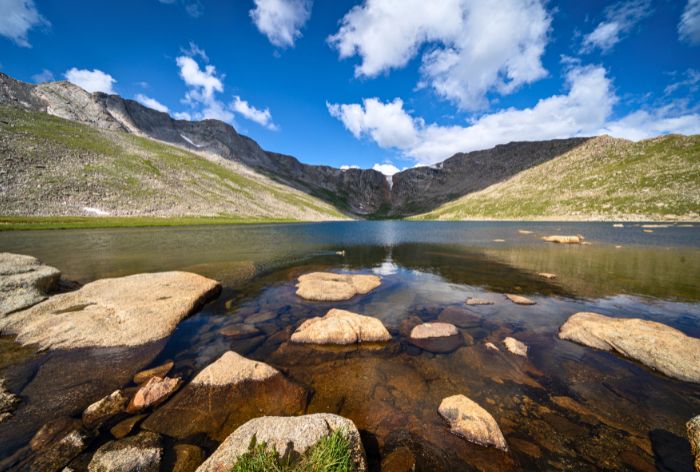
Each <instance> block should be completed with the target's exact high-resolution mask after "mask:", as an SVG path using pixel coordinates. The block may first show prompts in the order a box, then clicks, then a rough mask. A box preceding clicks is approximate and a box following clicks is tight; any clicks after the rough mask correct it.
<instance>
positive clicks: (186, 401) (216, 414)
mask: <svg viewBox="0 0 700 472" xmlns="http://www.w3.org/2000/svg"><path fill="white" fill-rule="evenodd" d="M306 400H307V393H306V389H304V388H302V387H301V386H299V385H297V384H296V383H294V382H292V381H290V380H288V379H287V378H286V377H285V376H284V375H283V374H282V373H281V372H279V371H278V370H277V369H275V368H273V367H271V366H269V365H267V364H265V363H264V362H258V361H254V360H251V359H246V358H245V357H243V356H241V355H239V354H237V353H235V352H233V351H228V352H226V353H225V354H224V355H223V356H221V357H220V358H219V359H218V360H216V361H215V362H213V363H212V364H210V365H209V366H207V367H206V368H205V369H203V370H202V371H201V372H200V373H199V374H197V375H196V376H195V378H194V379H193V380H192V381H191V382H190V383H189V384H188V385H186V386H185V387H184V388H183V389H182V390H181V391H180V392H178V393H177V394H176V395H175V396H174V397H173V398H172V399H171V400H170V401H168V403H166V404H165V405H163V406H162V407H160V408H158V409H157V410H156V411H155V412H154V413H153V414H152V415H151V416H149V417H148V419H146V421H145V422H144V423H143V426H142V427H143V428H144V429H147V430H149V431H155V432H159V433H162V434H166V435H168V436H171V437H175V438H180V439H183V438H187V437H189V436H192V435H195V434H198V433H204V434H206V435H208V436H209V437H210V438H211V439H213V440H215V441H223V440H224V439H225V438H226V436H228V435H229V434H231V432H233V431H234V430H235V429H236V428H237V427H239V426H240V425H242V424H243V423H245V422H246V421H248V420H250V419H251V418H256V417H258V416H261V415H298V414H300V413H302V412H303V410H304V408H305V407H306Z"/></svg>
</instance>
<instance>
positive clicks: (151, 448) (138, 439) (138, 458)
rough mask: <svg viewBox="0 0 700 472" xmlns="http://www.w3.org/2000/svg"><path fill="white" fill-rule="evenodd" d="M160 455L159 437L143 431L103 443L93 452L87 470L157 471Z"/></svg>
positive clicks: (106, 471) (102, 471) (92, 471)
mask: <svg viewBox="0 0 700 472" xmlns="http://www.w3.org/2000/svg"><path fill="white" fill-rule="evenodd" d="M162 456H163V448H162V446H161V441H160V437H158V435H157V434H154V433H149V432H143V433H139V434H137V435H136V436H130V437H128V438H124V439H119V440H117V441H110V442H108V443H107V444H104V445H103V446H102V447H100V448H99V449H98V450H97V451H95V454H93V456H92V460H91V461H90V464H89V465H88V471H89V472H133V471H139V472H158V471H159V470H160V461H161V457H162Z"/></svg>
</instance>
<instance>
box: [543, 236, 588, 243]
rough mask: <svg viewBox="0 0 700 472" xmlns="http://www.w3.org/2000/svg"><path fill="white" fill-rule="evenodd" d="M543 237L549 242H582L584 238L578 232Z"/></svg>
mask: <svg viewBox="0 0 700 472" xmlns="http://www.w3.org/2000/svg"><path fill="white" fill-rule="evenodd" d="M542 239H543V240H544V241H547V242H548V243H559V244H581V243H582V242H583V239H584V238H583V236H581V235H580V234H577V235H576V236H560V235H554V236H544V237H543V238H542Z"/></svg>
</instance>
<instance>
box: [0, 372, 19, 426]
mask: <svg viewBox="0 0 700 472" xmlns="http://www.w3.org/2000/svg"><path fill="white" fill-rule="evenodd" d="M19 401H20V400H19V397H18V396H17V395H15V394H13V393H12V392H10V391H9V390H7V389H6V388H5V379H0V423H2V422H3V421H5V420H6V419H8V418H10V417H11V416H12V412H13V411H14V410H15V408H16V407H17V405H18V404H19Z"/></svg>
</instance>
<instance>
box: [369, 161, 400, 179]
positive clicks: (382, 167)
mask: <svg viewBox="0 0 700 472" xmlns="http://www.w3.org/2000/svg"><path fill="white" fill-rule="evenodd" d="M372 169H374V170H376V171H377V172H381V173H382V174H384V175H386V176H392V175H394V174H396V173H397V172H401V170H400V169H399V168H398V167H396V166H395V165H394V164H389V163H385V164H374V165H373V166H372Z"/></svg>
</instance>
